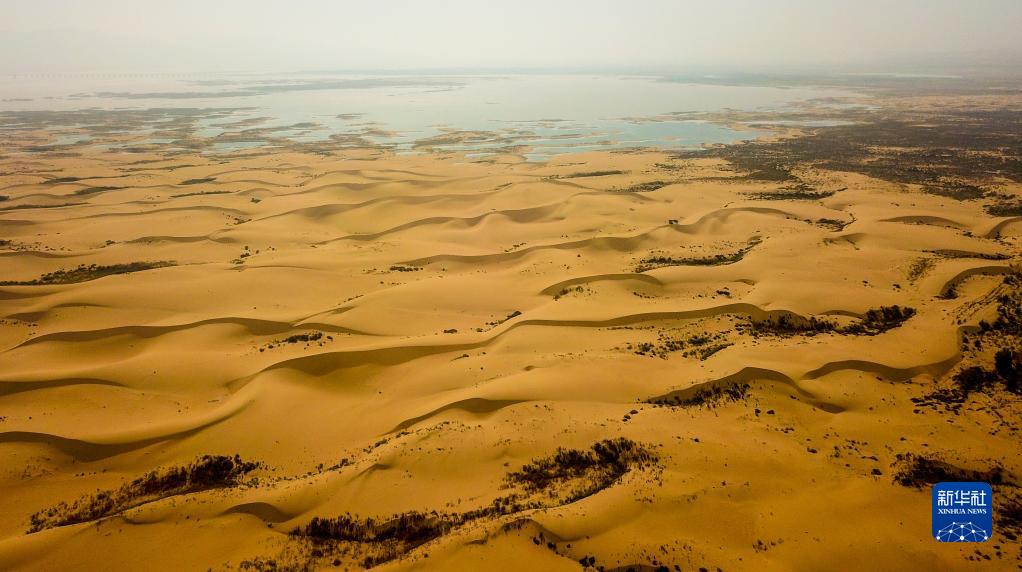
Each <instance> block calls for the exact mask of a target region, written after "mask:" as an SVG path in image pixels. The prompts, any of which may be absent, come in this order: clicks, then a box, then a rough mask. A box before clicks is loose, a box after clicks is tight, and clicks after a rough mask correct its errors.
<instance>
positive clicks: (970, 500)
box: [932, 483, 994, 542]
mask: <svg viewBox="0 0 1022 572" xmlns="http://www.w3.org/2000/svg"><path fill="white" fill-rule="evenodd" d="M932 532H933V537H934V538H935V539H936V540H937V542H986V540H987V539H989V538H990V535H991V534H993V532H994V513H993V490H992V489H991V488H990V485H988V484H986V483H937V484H936V485H934V486H933V530H932Z"/></svg>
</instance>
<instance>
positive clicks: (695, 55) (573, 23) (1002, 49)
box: [0, 0, 1022, 73]
mask: <svg viewBox="0 0 1022 572" xmlns="http://www.w3.org/2000/svg"><path fill="white" fill-rule="evenodd" d="M0 14H2V19H0V72H7V73H10V72H17V73H23V72H93V71H99V72H108V71H132V72H146V71H151V72H177V71H193V72H200V71H299V70H341V69H349V70H359V69H421V68H504V67H519V68H565V67H584V68H599V67H603V68H637V69H642V68H653V67H663V68H676V69H691V68H701V69H706V68H713V67H715V66H716V67H720V68H722V69H723V68H730V69H734V68H740V69H745V70H748V71H755V70H757V69H762V68H764V67H767V66H769V67H772V68H779V67H801V66H806V65H816V66H833V65H836V64H852V65H855V66H860V67H866V68H868V67H871V66H873V67H875V66H876V65H878V64H887V65H889V66H891V67H893V68H899V67H900V68H911V62H915V61H919V60H921V59H926V60H928V61H931V62H933V61H969V60H976V59H982V60H984V61H993V60H1000V62H1001V63H1009V64H1015V65H1018V64H1020V58H1019V55H1020V54H1022V39H1020V38H1022V32H1020V30H1022V0H972V1H966V0H759V1H757V0H693V1H690V0H619V1H615V2H611V1H605V0H538V1H537V0H514V1H502V2H493V1H486V0H474V1H467V0H465V1H455V0H433V1H415V0H389V1H387V0H375V1H362V2H349V1H341V0H337V1H328V0H289V1H269V0H159V1H150V0H87V1H86V0H0ZM906 62H908V63H906ZM904 71H911V69H906V70H904Z"/></svg>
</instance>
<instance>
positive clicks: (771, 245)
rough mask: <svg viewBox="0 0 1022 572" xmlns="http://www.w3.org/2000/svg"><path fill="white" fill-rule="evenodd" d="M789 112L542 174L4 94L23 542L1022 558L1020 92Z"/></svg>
mask: <svg viewBox="0 0 1022 572" xmlns="http://www.w3.org/2000/svg"><path fill="white" fill-rule="evenodd" d="M97 113H98V112H97ZM823 113H826V114H827V116H828V117H831V116H833V115H834V114H835V113H837V114H838V115H840V118H841V119H842V121H840V122H835V123H830V124H827V125H824V126H818V127H806V126H803V127H799V126H798V125H797V123H794V124H793V123H789V122H788V121H797V120H803V121H804V120H811V119H813V118H815V117H817V116H818V115H820V114H823ZM789 115H792V116H791V117H789V116H783V117H782V116H776V117H775V116H772V115H770V114H767V113H741V112H733V113H720V114H714V115H712V116H707V117H705V118H704V119H705V120H708V121H717V122H722V123H727V124H729V125H733V126H737V127H740V128H748V129H764V130H766V131H767V133H766V134H765V135H763V136H761V137H759V138H757V139H755V140H752V141H749V142H746V143H736V144H731V145H715V146H709V147H708V148H706V149H703V150H698V151H684V152H681V151H674V152H671V151H658V150H655V149H646V150H630V149H621V150H611V151H602V152H586V153H570V154H562V155H556V156H554V157H551V158H550V159H549V160H547V161H542V162H530V161H526V160H524V159H523V158H522V156H521V154H520V153H519V151H518V150H517V149H515V148H508V149H506V150H504V151H501V152H497V153H494V154H491V155H488V156H486V157H473V156H470V155H468V154H465V153H455V152H432V151H431V150H430V149H429V148H428V145H425V146H424V147H425V148H424V149H422V150H421V152H418V153H413V154H399V153H395V152H393V151H392V150H388V149H384V148H376V147H373V146H371V145H347V146H343V147H341V146H338V147H334V148H328V147H324V146H313V145H302V144H294V145H290V146H288V145H278V146H276V147H274V148H272V149H264V148H253V149H244V150H237V151H232V152H223V153H206V152H202V151H201V150H187V149H185V150H181V149H176V150H173V151H171V150H168V149H165V148H161V146H160V145H150V146H142V147H139V148H135V149H132V150H131V151H130V152H126V151H123V150H111V149H104V148H102V147H101V146H99V147H96V146H91V147H82V148H77V147H76V146H75V145H74V144H57V143H54V141H55V139H54V137H55V136H54V134H53V132H52V131H53V127H52V122H51V121H49V120H48V119H47V118H48V117H49V116H47V115H45V114H22V115H17V114H10V113H8V114H5V115H4V121H5V122H6V123H8V124H10V125H14V126H15V128H11V129H8V130H5V131H4V134H3V136H2V139H0V195H2V196H3V201H2V202H0V280H2V285H0V318H2V320H0V459H2V462H0V491H2V493H0V498H2V499H3V503H2V506H3V509H2V510H0V568H2V569H11V570H72V569H94V570H110V569H125V570H129V569H136V570H137V569H146V570H207V569H210V570H260V571H274V570H315V569H347V570H358V569H364V568H374V569H379V570H395V571H396V570H483V569H486V570H502V569H507V570H520V569H531V570H580V569H590V570H686V571H687V570H709V571H713V570H725V571H732V570H757V571H784V570H820V569H849V570H851V569H856V570H861V569H876V570H906V569H927V570H974V569H977V568H978V567H980V566H982V567H986V568H990V569H1001V570H1015V569H1019V568H1022V553H1020V544H1019V536H1020V535H1022V494H1020V493H1019V492H1018V485H1019V484H1020V483H1022V448H1020V447H1019V437H1020V434H1019V431H1020V429H1022V392H1020V389H1019V371H1020V369H1022V364H1020V353H1019V352H1020V350H1022V341H1020V340H1022V338H1020V335H1022V330H1020V328H1022V309H1020V302H1022V274H1020V269H1019V262H1020V260H1022V167H1020V166H1022V155H1020V153H1022V99H1019V98H1018V96H1017V95H1011V94H1008V95H1005V94H994V95H990V94H989V93H972V92H966V93H953V94H950V95H947V94H933V93H915V92H908V93H902V92H897V93H886V94H885V93H881V94H880V95H876V96H875V97H874V98H873V99H872V100H871V101H870V105H868V106H862V107H848V108H843V111H835V108H826V109H825V110H824V109H823V108H821V107H814V106H813V105H806V106H804V107H803V108H802V109H801V110H799V111H798V112H797V113H796V112H791V113H789ZM772 122H773V123H772ZM805 125H808V123H807V124H805ZM458 136H459V135H458V134H457V133H454V134H452V135H451V137H455V138H457V137H458ZM462 136H463V137H465V138H466V139H471V138H472V137H474V136H476V135H473V134H463V135H462ZM111 137H113V136H111ZM947 480H983V481H988V482H991V483H992V484H993V486H994V493H995V496H994V503H995V525H994V531H993V533H992V537H991V539H990V540H989V541H987V542H985V543H982V544H940V543H937V542H935V541H934V539H933V538H932V537H931V533H930V485H932V484H933V483H935V482H939V481H947Z"/></svg>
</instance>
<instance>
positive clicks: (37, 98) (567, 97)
mask: <svg viewBox="0 0 1022 572" xmlns="http://www.w3.org/2000/svg"><path fill="white" fill-rule="evenodd" d="M848 95H850V94H849V93H847V92H840V91H836V90H832V89H816V88H811V87H805V88H781V87H764V86H736V85H710V84H706V85H704V84H693V83H677V82H669V81H660V80H659V78H656V77H620V76H588V75H518V76H393V77H365V76H327V75H324V76H309V75H292V76H266V75H244V76H242V75H237V76H217V77H204V78H196V77H192V78H188V77H182V78H165V77H142V76H133V77H124V76H121V77H74V78H61V77H42V78H40V77H14V78H10V79H9V81H6V82H4V84H3V85H2V86H0V110H4V111H26V110H65V111H66V110H75V109H89V108H99V109H104V110H125V109H128V110H144V109H155V108H190V109H204V110H206V109H217V110H221V112H218V113H215V114H210V115H209V116H201V114H200V116H198V117H197V118H196V120H195V123H194V125H192V126H191V131H189V134H188V136H189V138H191V139H193V140H194V139H196V138H197V139H199V140H202V141H204V143H202V146H203V149H204V150H206V151H210V152H224V151H231V150H240V149H247V148H253V147H259V146H262V145H280V144H282V143H284V142H304V143H314V142H317V141H332V140H333V141H335V142H336V141H337V140H341V141H344V142H345V144H350V146H362V145H365V144H371V145H379V146H384V147H388V148H392V149H394V150H397V151H402V152H407V151H413V150H422V149H430V150H434V151H454V152H469V153H471V154H472V155H473V156H485V155H487V154H494V153H498V152H515V153H519V154H522V155H524V156H525V157H527V158H529V159H530V160H545V159H547V158H549V157H551V156H553V155H556V154H559V153H568V152H576V151H586V150H599V149H619V148H635V147H657V148H664V149H695V148H699V147H700V146H703V145H706V144H712V143H729V142H733V141H737V140H742V139H751V138H755V137H757V136H758V135H760V133H761V132H758V131H750V130H736V129H732V128H729V127H726V126H723V125H719V124H714V123H708V122H705V121H698V120H686V119H685V117H684V115H682V116H680V117H679V116H677V114H688V113H699V112H714V111H721V110H725V109H737V110H744V111H755V110H783V109H787V108H790V107H792V106H793V105H796V104H797V103H799V102H802V101H806V100H811V99H815V98H824V97H829V98H834V97H842V96H848ZM224 110H226V111H224ZM672 114H673V115H674V117H672ZM246 120H247V122H246ZM239 122H244V123H240V124H239ZM161 125H162V124H161V123H159V122H157V121H153V122H152V125H149V126H148V128H149V129H151V131H149V132H148V133H146V134H145V135H146V137H145V138H144V139H141V140H139V141H135V144H137V143H139V142H141V143H144V144H148V145H159V144H168V145H173V144H174V140H175V139H174V138H173V137H169V138H168V137H167V136H166V133H160V132H159V130H160V127H161ZM80 126H81V124H80V123H77V124H76V123H75V122H71V121H69V122H68V124H67V125H66V127H69V128H74V127H80ZM465 132H474V133H471V134H469V133H465ZM62 137H64V138H63V139H61V141H65V142H66V141H75V142H76V144H79V145H80V144H82V143H84V142H85V141H87V139H84V140H83V139H81V138H80V135H79V136H78V137H79V138H77V139H70V138H68V137H69V136H62ZM430 138H434V139H433V140H430ZM107 146H109V144H107ZM114 146H116V145H114Z"/></svg>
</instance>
